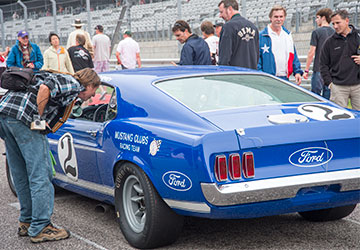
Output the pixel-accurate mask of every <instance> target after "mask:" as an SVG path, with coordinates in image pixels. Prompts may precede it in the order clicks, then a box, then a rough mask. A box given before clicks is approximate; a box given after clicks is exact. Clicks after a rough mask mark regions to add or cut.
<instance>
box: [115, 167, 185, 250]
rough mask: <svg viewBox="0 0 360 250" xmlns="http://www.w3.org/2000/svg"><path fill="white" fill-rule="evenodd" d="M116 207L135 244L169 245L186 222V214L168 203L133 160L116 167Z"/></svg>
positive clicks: (139, 246)
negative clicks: (176, 210) (172, 207)
mask: <svg viewBox="0 0 360 250" xmlns="http://www.w3.org/2000/svg"><path fill="white" fill-rule="evenodd" d="M115 209H116V214H117V217H118V222H119V225H120V229H121V231H122V233H123V234H124V236H125V238H126V240H127V241H128V242H129V243H130V245H132V246H134V247H136V248H155V247H160V246H165V245H169V244H171V243H173V242H174V241H176V239H177V238H178V236H179V234H180V232H181V229H182V226H183V217H182V216H180V215H178V214H176V213H175V212H174V211H173V210H172V209H171V208H169V207H168V206H167V205H166V204H165V202H164V201H163V200H162V199H161V197H160V196H159V194H158V193H157V191H156V190H155V188H154V186H153V185H152V183H151V182H150V180H149V178H148V177H147V176H146V174H145V173H144V172H143V171H142V170H141V169H140V168H139V167H137V166H135V165H134V164H132V163H125V164H123V165H121V166H120V168H119V169H118V171H117V174H116V184H115Z"/></svg>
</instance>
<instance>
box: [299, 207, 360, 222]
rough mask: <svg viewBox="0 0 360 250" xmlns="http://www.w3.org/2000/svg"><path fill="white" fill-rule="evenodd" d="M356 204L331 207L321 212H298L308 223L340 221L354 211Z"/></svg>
mask: <svg viewBox="0 0 360 250" xmlns="http://www.w3.org/2000/svg"><path fill="white" fill-rule="evenodd" d="M355 207H356V204H354V205H348V206H343V207H333V208H328V209H322V210H313V211H307V212H299V214H300V215H301V216H302V217H303V218H304V219H306V220H309V221H332V220H340V219H342V218H344V217H346V216H348V215H349V214H351V213H352V211H354V209H355Z"/></svg>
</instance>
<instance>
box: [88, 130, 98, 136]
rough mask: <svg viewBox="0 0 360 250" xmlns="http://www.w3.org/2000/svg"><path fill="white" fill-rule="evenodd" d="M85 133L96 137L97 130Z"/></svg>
mask: <svg viewBox="0 0 360 250" xmlns="http://www.w3.org/2000/svg"><path fill="white" fill-rule="evenodd" d="M86 133H88V134H89V135H91V136H93V137H96V135H97V133H98V131H97V130H86Z"/></svg>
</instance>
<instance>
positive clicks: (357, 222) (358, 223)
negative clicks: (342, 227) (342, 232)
mask: <svg viewBox="0 0 360 250" xmlns="http://www.w3.org/2000/svg"><path fill="white" fill-rule="evenodd" d="M345 220H347V221H350V222H352V223H355V224H357V225H359V226H360V222H359V221H356V220H353V219H345Z"/></svg>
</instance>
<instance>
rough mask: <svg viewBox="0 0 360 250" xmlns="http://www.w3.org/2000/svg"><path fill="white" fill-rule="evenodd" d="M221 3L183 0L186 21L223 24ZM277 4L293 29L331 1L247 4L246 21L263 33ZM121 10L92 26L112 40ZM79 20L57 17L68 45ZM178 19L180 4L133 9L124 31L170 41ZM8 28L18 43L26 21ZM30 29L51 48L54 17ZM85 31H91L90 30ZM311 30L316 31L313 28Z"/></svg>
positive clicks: (106, 12)
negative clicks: (219, 7) (282, 9)
mask: <svg viewBox="0 0 360 250" xmlns="http://www.w3.org/2000/svg"><path fill="white" fill-rule="evenodd" d="M218 3H219V0H182V5H181V14H182V19H184V20H186V21H188V22H189V24H190V26H191V27H192V29H193V30H194V31H195V32H196V33H200V32H199V27H200V24H201V22H202V21H204V20H209V21H212V22H215V21H218V20H220V19H219V16H218V15H219V12H218V7H217V5H218ZM274 4H279V5H282V6H284V7H285V8H286V9H287V13H288V15H287V20H286V24H287V26H288V27H289V28H290V26H291V25H292V26H293V25H295V22H296V17H299V20H298V21H299V22H304V23H306V22H309V21H310V22H311V21H312V18H314V13H315V12H316V10H317V9H319V8H322V7H324V6H325V5H326V4H327V0H296V1H295V0H275V1H274V0H247V1H246V17H247V18H248V19H250V20H251V21H252V22H254V23H255V24H256V25H257V26H258V27H259V29H262V28H264V27H265V25H266V24H267V23H268V22H269V17H268V14H269V10H270V9H271V7H272V6H273V5H274ZM334 4H335V6H336V8H345V9H347V10H348V11H349V12H350V13H352V14H354V13H356V8H357V12H358V13H359V12H360V3H359V1H354V0H334ZM240 7H241V6H240ZM121 8H122V7H115V6H114V5H113V6H109V7H108V8H103V9H98V10H94V11H91V12H90V15H91V26H92V27H95V26H96V25H97V24H101V25H103V26H104V28H105V33H106V34H108V35H110V37H112V36H113V33H114V31H115V28H116V25H117V21H118V19H119V16H120V13H121ZM359 16H360V15H359ZM125 17H126V15H125ZM75 18H80V19H81V20H82V21H83V22H84V23H87V20H88V16H87V13H86V12H81V13H78V14H65V15H58V16H57V26H58V33H59V36H60V37H61V38H62V41H65V40H66V38H67V36H68V34H69V33H70V32H71V31H72V30H73V28H72V27H71V24H72V23H73V22H74V19H75ZM125 19H126V18H125ZM177 19H178V9H177V0H168V1H161V2H155V3H149V4H142V5H133V6H132V7H131V8H130V20H124V21H123V23H122V26H121V30H122V31H123V30H125V29H127V28H128V27H129V22H130V23H131V30H132V32H133V33H134V34H135V37H136V38H137V39H138V40H155V39H156V38H159V37H160V38H161V37H162V36H165V38H166V39H169V38H171V31H170V28H171V26H172V25H173V23H174V22H175V21H176V20H177ZM4 27H5V40H7V41H9V44H11V42H13V41H14V40H16V34H17V32H18V31H19V30H21V29H23V28H24V23H23V20H16V21H7V22H5V24H4ZM28 27H29V32H30V34H31V36H32V39H33V38H34V40H35V41H36V42H44V43H46V44H48V43H47V39H46V38H47V36H48V32H50V31H53V30H54V20H53V17H52V16H46V17H40V18H38V19H29V20H28ZM84 28H85V29H87V27H86V26H85V27H84ZM311 29H312V27H310V30H311ZM91 30H92V29H91ZM91 33H92V32H91ZM91 35H92V34H91ZM117 36H119V34H117ZM145 38H146V39H145ZM2 39H3V38H2ZM36 39H37V40H36Z"/></svg>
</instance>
